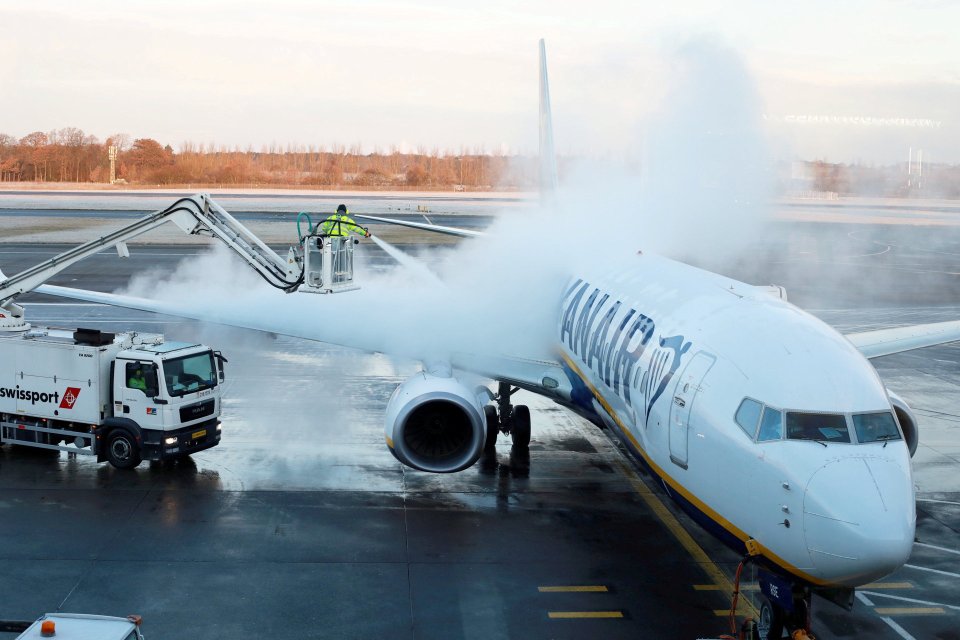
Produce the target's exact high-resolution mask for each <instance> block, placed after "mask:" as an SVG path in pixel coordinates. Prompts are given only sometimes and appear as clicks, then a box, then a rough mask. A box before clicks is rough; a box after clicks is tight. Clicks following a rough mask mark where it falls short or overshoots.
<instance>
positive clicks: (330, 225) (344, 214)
mask: <svg viewBox="0 0 960 640" xmlns="http://www.w3.org/2000/svg"><path fill="white" fill-rule="evenodd" d="M348 214H349V212H348V211H347V205H345V204H341V205H340V206H339V207H337V212H336V213H335V214H333V215H331V216H330V217H328V218H327V219H326V220H324V221H323V222H321V223H320V233H321V234H322V235H325V236H341V237H347V236H349V235H350V233H351V232H352V233H355V234H357V235H359V236H362V237H364V238H369V237H370V232H369V231H367V229H366V227H361V226H360V225H358V224H357V223H356V222H354V220H353V218H351V217H350V216H349V215H348Z"/></svg>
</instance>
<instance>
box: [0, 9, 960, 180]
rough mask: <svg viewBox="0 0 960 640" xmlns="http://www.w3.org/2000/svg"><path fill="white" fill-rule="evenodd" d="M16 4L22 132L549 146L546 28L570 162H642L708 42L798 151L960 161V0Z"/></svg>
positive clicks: (2, 31) (11, 93) (11, 55)
mask: <svg viewBox="0 0 960 640" xmlns="http://www.w3.org/2000/svg"><path fill="white" fill-rule="evenodd" d="M0 1H2V4H0V132H2V133H8V134H11V135H14V136H18V137H19V136H23V135H25V134H27V133H29V132H31V131H35V130H42V131H48V130H50V129H55V128H60V127H65V126H74V127H79V128H81V129H83V130H84V131H86V132H87V133H90V134H94V135H96V136H98V137H99V138H101V139H103V138H105V137H106V136H108V135H110V134H111V133H115V132H126V133H129V134H131V135H132V136H133V137H152V138H155V139H157V140H158V141H160V142H161V143H163V144H170V145H172V146H173V147H175V148H179V147H180V146H181V145H182V143H183V142H185V141H192V142H194V143H211V142H212V143H218V144H222V145H228V146H231V147H232V146H235V145H239V146H240V147H242V148H246V147H247V146H248V145H252V146H253V148H255V149H259V148H260V147H261V146H262V145H265V144H270V143H277V144H280V145H287V144H289V143H294V144H303V145H310V144H313V145H330V144H333V143H339V144H343V145H347V146H350V145H353V144H362V145H363V146H364V147H365V148H366V149H373V148H374V147H375V146H379V147H381V148H384V149H387V148H389V146H390V145H393V144H397V145H399V144H406V145H409V146H411V147H413V146H417V145H422V146H424V147H427V148H431V147H434V146H437V147H440V148H441V149H444V148H446V149H453V150H455V149H459V148H460V147H462V146H465V147H468V148H473V147H480V146H481V145H482V146H483V147H484V148H485V149H486V150H488V151H490V150H496V149H500V148H507V149H509V150H511V151H534V150H535V148H536V136H537V128H536V92H537V75H536V74H537V69H536V64H537V62H536V60H537V53H536V52H537V49H536V44H537V40H538V39H539V38H540V37H544V38H546V40H547V50H548V55H549V64H550V76H551V89H552V92H553V108H554V116H555V126H556V138H557V145H558V147H559V149H560V150H561V152H567V153H570V152H577V153H592V154H600V153H605V152H611V151H612V152H614V153H622V152H624V151H626V152H630V151H631V147H632V146H633V144H634V142H633V141H634V140H636V137H635V136H636V135H637V131H638V130H639V131H643V124H642V123H643V121H644V118H645V116H646V115H647V114H648V113H650V112H651V111H655V110H657V109H661V110H662V109H669V105H665V104H664V103H663V102H662V100H663V96H664V92H665V89H664V87H665V86H666V85H667V84H668V81H667V79H668V77H669V75H670V73H671V72H672V67H671V59H672V52H673V51H674V50H676V49H677V47H680V46H682V45H683V44H684V43H687V42H690V41H700V40H704V39H706V40H710V41H712V42H720V43H722V44H723V46H726V47H729V48H730V49H732V50H733V51H735V52H736V54H737V55H738V56H739V58H740V59H741V60H742V63H743V64H744V65H745V66H746V68H747V69H748V70H749V72H750V75H751V77H752V81H753V83H754V84H755V86H756V90H757V94H758V95H759V101H760V103H759V113H761V114H763V115H764V116H765V117H766V120H765V121H764V122H765V125H764V126H765V128H766V130H767V131H768V132H769V134H770V135H771V136H772V138H773V140H774V146H775V148H776V149H777V151H778V153H779V154H780V155H781V157H790V156H797V157H803V158H826V159H829V160H841V161H848V160H856V159H860V160H863V161H866V162H889V161H892V160H897V159H901V158H902V159H906V154H907V149H908V148H909V147H910V146H913V147H915V148H923V149H924V154H925V157H926V158H927V159H931V160H946V161H953V162H960V127H958V124H957V119H958V114H960V38H958V37H957V30H958V28H960V2H955V1H952V0H902V1H879V0H870V1H866V0H849V1H848V0H831V1H826V0H804V1H799V0H796V1H794V0H781V1H774V2H771V1H741V0H728V1H727V2H716V0H710V1H706V0H704V1H700V0H695V1H685V2H672V3H664V2H656V3H652V2H651V3H647V2H637V1H633V2H614V1H609V0H592V1H590V2H584V1H583V0H578V1H576V2H567V1H563V0H559V1H558V0H551V1H547V0H543V1H541V0H533V1H527V2H522V3H518V2H506V1H500V0H484V1H483V2H478V1H477V0H470V1H466V2H461V1H458V0H444V1H442V2H427V1H412V2H364V1H352V2H349V3H336V4H335V3H327V2H314V1H306V0H302V1H298V0H274V1H271V2H260V1H252V0H251V1H238V0H229V1H205V0H189V1H181V0H165V1H164V2H146V1H135V0H122V1H121V0H116V1H108V0H86V1H84V2H76V1H74V0H62V1H58V0H46V1H44V2H36V3H30V5H29V6H28V5H27V3H19V2H12V1H11V0H0ZM704 102H705V103H707V102H710V98H709V97H705V99H704ZM705 108H708V107H707V106H706V105H705ZM868 117H869V118H876V119H879V120H872V121H869V122H870V124H865V123H864V121H863V120H858V118H860V119H862V118H868ZM827 119H834V121H832V122H825V121H824V120H827Z"/></svg>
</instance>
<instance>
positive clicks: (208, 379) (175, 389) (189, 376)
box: [163, 351, 217, 396]
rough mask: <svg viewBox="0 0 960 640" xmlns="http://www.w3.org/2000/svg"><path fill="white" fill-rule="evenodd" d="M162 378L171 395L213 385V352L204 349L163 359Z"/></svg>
mask: <svg viewBox="0 0 960 640" xmlns="http://www.w3.org/2000/svg"><path fill="white" fill-rule="evenodd" d="M163 378H164V380H165V382H166V384H167V391H168V392H169V393H170V395H171V396H182V395H186V394H188V393H193V392H196V391H201V390H203V389H210V388H212V387H215V386H216V384H217V368H216V367H215V366H214V364H213V353H212V352H210V351H204V352H203V353H195V354H193V355H191V356H184V357H182V358H173V359H171V360H164V361H163Z"/></svg>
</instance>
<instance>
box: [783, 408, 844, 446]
mask: <svg viewBox="0 0 960 640" xmlns="http://www.w3.org/2000/svg"><path fill="white" fill-rule="evenodd" d="M787 438H789V439H790V440H817V441H819V442H850V432H849V431H848V430H847V419H846V417H845V416H843V415H841V414H838V413H797V412H794V411H790V412H788V413H787Z"/></svg>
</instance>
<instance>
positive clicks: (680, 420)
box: [670, 351, 717, 469]
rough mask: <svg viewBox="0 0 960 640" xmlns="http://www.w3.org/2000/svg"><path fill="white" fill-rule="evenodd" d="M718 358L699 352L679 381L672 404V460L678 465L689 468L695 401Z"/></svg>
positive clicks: (688, 364)
mask: <svg viewBox="0 0 960 640" xmlns="http://www.w3.org/2000/svg"><path fill="white" fill-rule="evenodd" d="M716 360H717V359H716V358H715V357H714V356H712V355H710V354H709V353H706V352H705V351H699V352H697V354H696V355H695V356H693V359H692V360H691V361H690V362H689V363H687V366H686V367H685V368H684V370H683V373H682V374H681V375H680V378H679V380H677V386H676V387H675V388H674V391H673V402H672V403H671V404H670V459H671V460H672V461H673V462H674V463H675V464H677V465H679V466H681V467H683V468H684V469H686V468H687V447H688V442H689V432H690V415H691V412H692V410H693V401H694V400H695V399H696V396H697V392H698V391H700V384H701V383H702V382H703V377H704V376H705V375H707V371H709V370H710V367H712V366H713V363H714V362H716Z"/></svg>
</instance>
